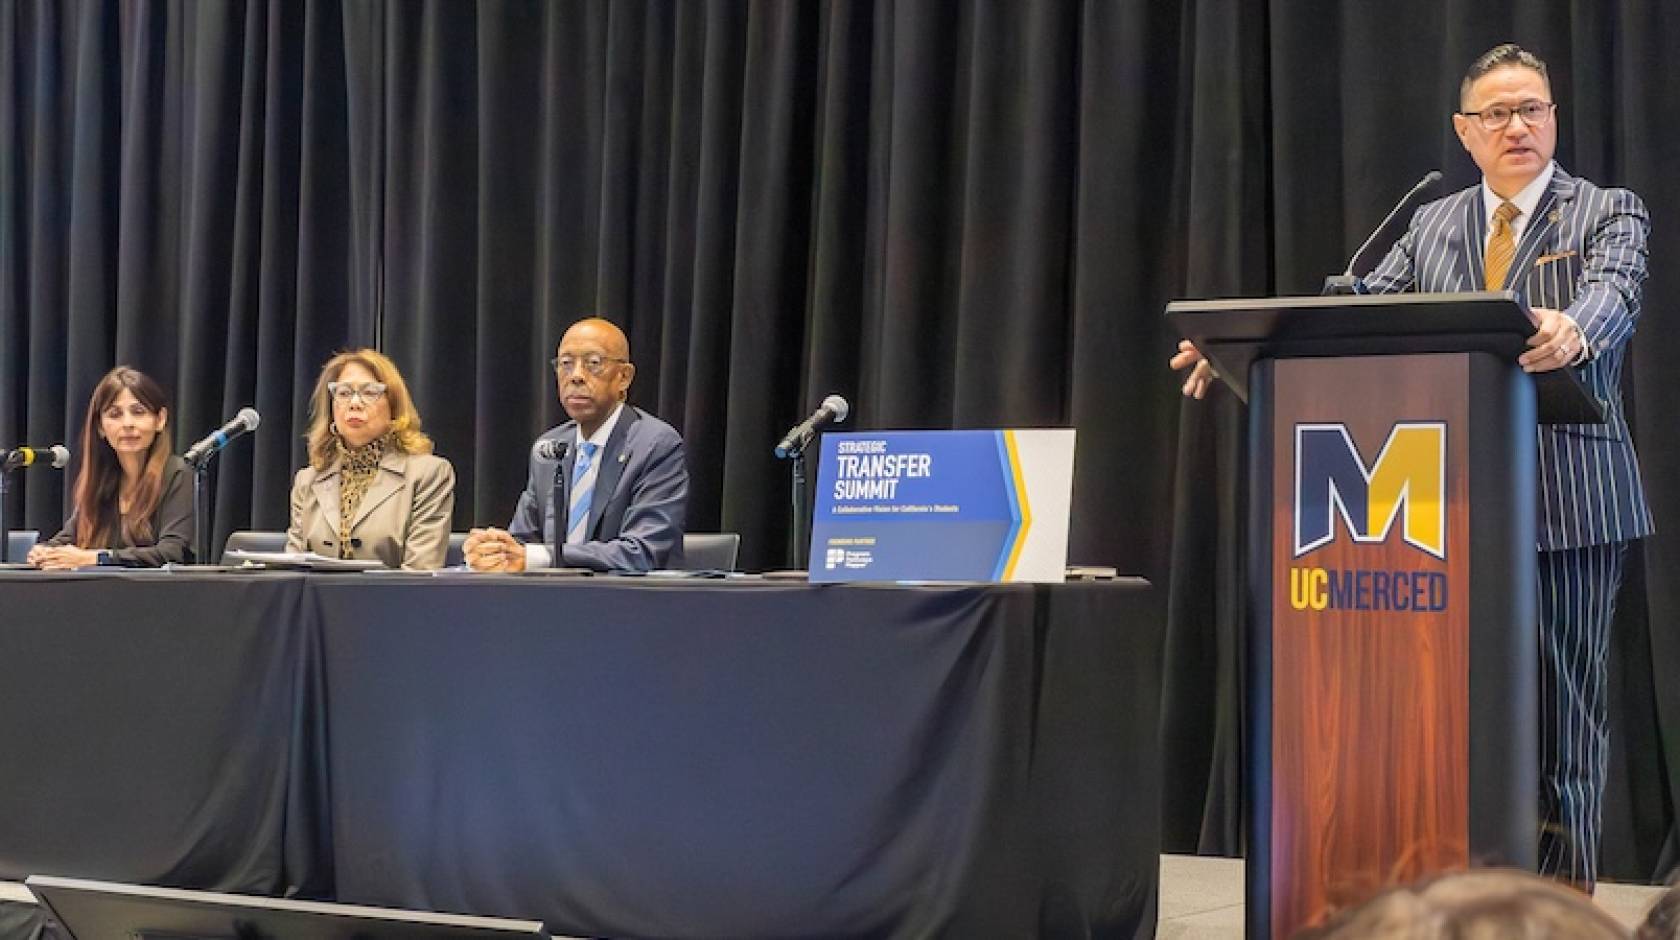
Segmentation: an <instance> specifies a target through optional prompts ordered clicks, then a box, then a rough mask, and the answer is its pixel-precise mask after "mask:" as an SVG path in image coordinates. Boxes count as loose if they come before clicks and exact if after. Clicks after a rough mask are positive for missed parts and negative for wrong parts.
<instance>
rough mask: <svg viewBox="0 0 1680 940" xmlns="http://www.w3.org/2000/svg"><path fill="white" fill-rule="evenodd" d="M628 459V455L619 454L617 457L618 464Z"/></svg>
mask: <svg viewBox="0 0 1680 940" xmlns="http://www.w3.org/2000/svg"><path fill="white" fill-rule="evenodd" d="M629 457H630V455H629V454H619V455H618V462H619V463H623V462H624V461H625V460H627V459H629Z"/></svg>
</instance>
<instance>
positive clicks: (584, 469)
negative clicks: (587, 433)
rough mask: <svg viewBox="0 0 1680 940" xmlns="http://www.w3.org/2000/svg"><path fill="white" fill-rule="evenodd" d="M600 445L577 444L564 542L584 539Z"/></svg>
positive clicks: (588, 442)
mask: <svg viewBox="0 0 1680 940" xmlns="http://www.w3.org/2000/svg"><path fill="white" fill-rule="evenodd" d="M600 449H601V445H599V444H596V443H594V442H593V441H584V442H583V443H581V444H579V445H578V458H577V463H576V464H574V465H573V466H572V497H571V499H570V500H569V504H570V509H569V511H568V512H567V515H566V544H567V545H576V544H577V543H579V542H582V541H583V540H584V529H585V528H587V527H588V525H589V504H590V502H591V501H592V500H593V499H594V498H595V452H596V451H597V450H600Z"/></svg>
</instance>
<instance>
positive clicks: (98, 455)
mask: <svg viewBox="0 0 1680 940" xmlns="http://www.w3.org/2000/svg"><path fill="white" fill-rule="evenodd" d="M168 425H169V402H168V400H167V399H166V398H165V397H164V394H163V389H162V388H161V387H159V386H158V384H157V383H156V382H154V381H153V380H152V379H151V377H150V376H148V375H146V373H144V372H141V371H140V370H138V369H133V368H130V367H128V366H117V367H116V368H115V369H112V370H111V371H109V372H107V373H105V376H104V378H101V379H100V380H99V384H97V385H95V386H94V387H93V395H92V397H90V398H89V399H88V409H87V416H86V417H85V418H84V419H83V422H82V440H81V458H82V464H81V469H80V470H78V471H77V474H76V485H75V490H74V492H75V497H74V498H75V504H76V546H77V547H78V548H105V547H108V546H111V545H113V544H115V538H114V536H115V534H116V532H117V530H118V529H119V528H120V529H121V531H122V533H123V535H124V537H125V538H127V540H128V542H129V544H131V545H135V544H146V543H149V542H150V541H151V538H152V536H153V535H154V534H155V533H153V532H152V513H153V512H154V511H155V510H156V509H157V504H158V500H159V499H160V498H161V497H162V495H163V467H164V464H165V462H167V461H168V460H169V451H170V441H169V435H167V434H165V433H164V430H165V428H167V427H168ZM125 476H126V477H127V479H126V480H125ZM125 498H126V500H127V501H128V511H127V512H126V513H124V512H123V511H122V502H123V500H124V499H125Z"/></svg>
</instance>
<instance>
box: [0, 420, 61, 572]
mask: <svg viewBox="0 0 1680 940" xmlns="http://www.w3.org/2000/svg"><path fill="white" fill-rule="evenodd" d="M69 462H70V448H68V447H65V446H64V445H63V444H54V445H52V446H51V447H14V448H12V449H11V450H6V449H4V448H0V565H4V564H6V563H8V562H10V561H11V559H10V558H8V557H6V546H7V544H8V543H9V542H10V541H11V536H10V532H11V529H10V528H9V527H8V526H7V524H6V503H7V502H9V500H7V498H6V490H7V488H8V487H9V486H10V485H11V482H10V481H11V479H12V471H13V470H21V469H23V468H24V467H51V468H53V469H54V470H62V469H63V468H64V465H65V464H67V463H69Z"/></svg>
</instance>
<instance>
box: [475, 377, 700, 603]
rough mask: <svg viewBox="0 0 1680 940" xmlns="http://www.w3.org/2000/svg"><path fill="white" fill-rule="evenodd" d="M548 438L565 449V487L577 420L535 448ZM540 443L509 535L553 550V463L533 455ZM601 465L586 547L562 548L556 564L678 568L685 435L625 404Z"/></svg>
mask: <svg viewBox="0 0 1680 940" xmlns="http://www.w3.org/2000/svg"><path fill="white" fill-rule="evenodd" d="M549 440H562V441H565V442H566V443H567V444H568V445H569V446H568V447H567V448H566V481H567V485H568V486H569V485H570V482H571V478H572V465H573V464H574V463H576V461H577V453H578V446H577V442H578V431H577V422H576V421H568V422H566V423H565V424H562V425H560V426H559V427H557V428H551V429H549V430H548V431H546V432H544V433H543V435H542V436H541V437H539V438H537V444H540V443H541V442H543V441H549ZM537 444H532V446H531V473H530V477H529V478H528V479H527V480H526V482H525V492H524V493H522V494H520V496H519V505H518V506H517V507H515V508H514V510H513V521H512V522H511V523H509V524H508V532H509V534H511V535H512V536H513V537H514V538H516V539H519V540H520V541H522V542H536V541H541V542H543V543H545V544H548V545H552V544H554V525H555V519H554V505H553V503H554V469H555V467H554V464H555V462H554V461H552V460H546V459H544V458H542V457H540V456H538V455H537ZM600 460H601V463H600V469H599V470H598V471H596V477H595V496H594V498H593V499H592V501H591V502H590V504H589V522H588V524H587V527H586V528H585V530H584V539H585V541H583V542H581V543H579V544H577V545H565V546H562V547H561V555H562V557H561V558H557V559H555V560H554V564H555V565H556V566H565V567H573V568H593V569H595V570H597V571H608V570H614V569H619V570H625V569H628V570H635V571H648V570H651V569H654V568H674V567H677V566H679V565H681V564H682V537H683V524H684V520H685V518H686V513H687V508H688V463H687V459H686V457H685V456H684V454H683V442H682V435H680V434H678V433H677V431H676V429H675V428H673V427H671V426H670V425H669V424H666V423H665V422H663V421H661V420H659V419H658V418H655V417H654V416H653V415H650V414H648V413H647V412H645V411H642V410H641V409H639V408H634V407H632V406H630V405H625V406H624V410H623V411H622V412H621V413H620V414H619V416H618V424H617V425H615V426H614V427H613V432H612V435H611V436H610V437H608V438H607V446H606V448H605V449H604V450H603V451H602V452H601V457H600ZM568 494H569V491H568ZM568 498H569V495H568ZM561 518H562V519H564V518H565V516H564V514H562V516H561Z"/></svg>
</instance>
